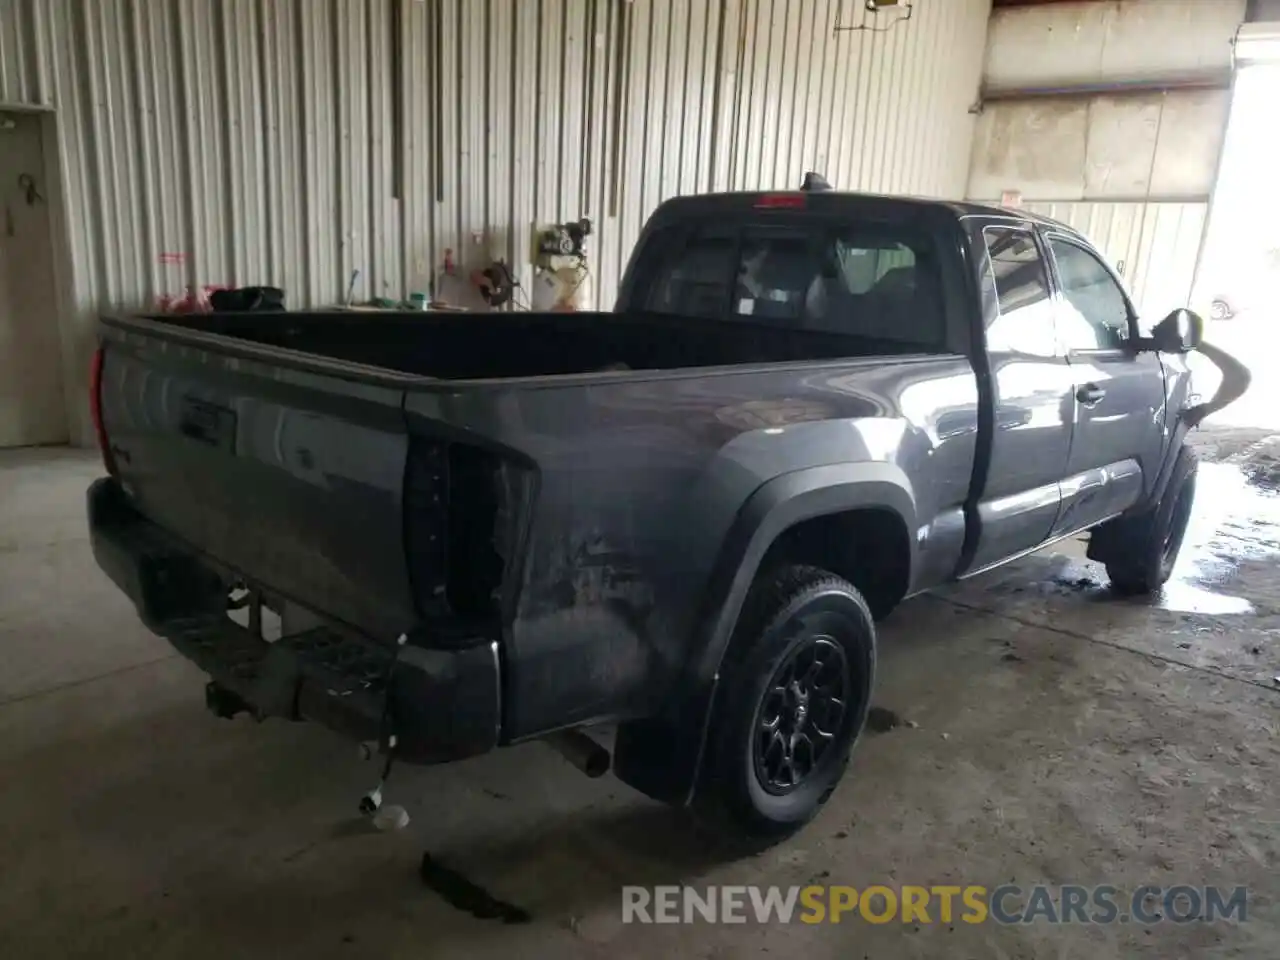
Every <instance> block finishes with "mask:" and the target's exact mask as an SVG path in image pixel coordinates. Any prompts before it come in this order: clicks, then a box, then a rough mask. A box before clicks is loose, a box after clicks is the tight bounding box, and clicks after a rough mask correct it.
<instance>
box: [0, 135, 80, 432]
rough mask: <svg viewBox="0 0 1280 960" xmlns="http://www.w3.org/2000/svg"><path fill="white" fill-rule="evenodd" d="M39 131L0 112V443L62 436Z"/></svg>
mask: <svg viewBox="0 0 1280 960" xmlns="http://www.w3.org/2000/svg"><path fill="white" fill-rule="evenodd" d="M43 133H44V131H43V119H42V117H41V116H40V115H39V114H32V113H17V112H6V111H2V110H0V447H20V446H34V445H37V444H51V443H66V442H67V440H68V426H67V407H66V396H65V394H64V391H63V378H62V343H61V337H60V336H59V331H58V309H57V290H56V286H55V273H54V262H53V256H54V253H53V251H54V243H53V216H52V212H51V209H50V204H49V196H50V178H49V175H48V170H49V169H50V168H51V166H52V165H51V164H47V163H46V156H45V150H44V136H43Z"/></svg>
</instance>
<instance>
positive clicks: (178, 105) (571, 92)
mask: <svg viewBox="0 0 1280 960" xmlns="http://www.w3.org/2000/svg"><path fill="white" fill-rule="evenodd" d="M989 8H990V0H915V3H914V9H913V12H912V16H911V19H910V20H909V21H907V22H903V23H898V24H896V25H893V26H891V27H890V23H891V21H892V20H894V19H896V18H898V17H900V16H902V11H893V10H888V11H882V12H880V13H878V14H872V13H869V12H867V11H866V10H865V5H864V4H863V3H861V2H860V0H0V103H4V102H8V103H18V104H30V105H40V106H45V107H51V108H54V109H56V111H57V117H58V128H59V131H60V140H61V149H62V166H63V176H64V187H65V198H66V207H67V210H68V211H69V219H70V225H71V231H72V237H71V241H72V244H71V245H72V252H73V260H74V269H73V275H74V292H73V300H74V303H75V308H76V309H77V310H78V311H79V313H80V318H79V321H78V323H72V324H70V328H71V329H83V330H86V331H87V330H89V329H90V328H91V323H90V320H91V316H92V314H93V313H94V312H95V311H96V310H97V309H100V308H104V307H116V306H120V307H133V306H138V305H144V304H150V303H152V302H154V301H155V299H156V298H157V297H158V296H161V295H164V294H177V293H181V292H182V291H183V290H184V289H185V288H186V286H187V285H188V284H197V285H205V284H248V283H272V284H276V285H279V286H283V287H284V288H286V290H287V291H288V296H289V302H290V304H291V305H294V306H302V305H306V304H322V303H332V302H336V301H338V300H339V299H340V298H341V297H342V296H343V294H344V291H345V288H346V285H347V282H348V278H349V277H350V275H351V273H352V271H354V270H359V271H360V272H361V276H360V280H359V281H358V283H357V286H356V296H357V297H358V298H368V297H373V296H383V295H385V296H390V297H396V298H398V297H401V296H403V295H404V294H405V293H406V292H407V291H409V290H414V289H419V290H420V289H425V288H426V287H427V285H428V283H429V282H430V280H431V278H432V277H433V276H434V275H435V273H436V271H437V270H438V269H439V267H440V264H441V262H442V260H443V258H444V252H445V250H446V248H449V249H452V250H453V251H455V258H456V260H457V261H458V263H459V265H460V266H461V267H469V266H471V265H473V264H476V263H479V262H481V261H487V260H488V259H489V258H490V257H493V256H501V257H505V258H507V259H508V260H510V261H511V262H513V263H516V264H523V263H524V261H527V259H528V250H529V245H530V236H531V231H532V229H533V226H534V225H535V224H543V223H548V222H555V221H560V220H564V219H567V218H576V217H578V216H583V215H585V216H589V217H591V218H592V219H593V220H594V221H595V222H596V225H597V229H598V234H597V236H596V237H594V238H593V240H592V241H591V243H590V245H589V252H590V254H591V256H592V263H593V270H594V274H595V289H596V291H597V293H598V295H599V299H600V300H601V302H602V303H603V304H605V305H607V304H608V303H609V302H610V300H611V298H612V295H613V291H614V289H615V288H616V284H617V280H618V277H619V275H620V273H621V271H622V269H623V268H624V267H625V262H626V257H627V255H628V253H629V250H630V247H631V245H632V243H633V242H634V239H635V237H636V235H637V233H638V231H639V229H640V226H641V225H642V223H643V221H644V219H645V217H646V216H647V215H648V214H649V212H650V211H651V210H652V209H653V208H654V207H655V206H656V205H657V204H658V203H659V202H660V201H661V200H663V199H664V198H666V197H669V196H672V195H674V194H678V193H689V192H696V191H705V190H712V189H737V188H757V187H777V186H789V185H795V184H796V183H797V182H798V180H799V177H800V175H801V174H802V172H803V171H804V170H806V169H817V170H821V171H825V172H826V173H827V175H828V176H829V178H830V179H831V180H832V181H833V182H835V183H836V184H837V185H838V186H841V187H846V188H860V189H870V190H881V191H890V192H897V191H903V192H914V193H923V194H939V195H946V194H949V195H955V196H958V195H960V194H961V193H962V192H963V190H964V187H965V181H966V174H967V171H968V166H969V154H970V142H971V138H972V130H973V118H972V117H971V116H970V114H969V108H970V106H971V105H972V103H973V102H974V100H975V97H976V92H977V85H978V78H979V73H980V70H981V62H982V56H983V50H984V43H985V37H986V22H987V16H988V13H989ZM838 18H839V19H840V20H841V22H842V23H844V24H845V25H846V26H866V27H870V28H873V29H867V30H854V31H843V32H840V33H835V32H834V31H833V28H834V26H835V25H836V23H837V20H838ZM886 28H887V29H886ZM876 30H880V31H882V32H875V31H876ZM521 273H522V275H523V277H524V279H525V280H526V281H527V280H528V279H529V272H528V269H527V267H522V269H521ZM86 339H87V337H86ZM84 348H85V345H84V344H83V343H81V344H80V345H79V349H78V350H76V351H73V356H75V357H76V359H75V360H74V361H73V362H72V365H71V366H70V367H69V369H79V368H78V366H76V364H78V363H79V362H80V358H82V357H83V356H84Z"/></svg>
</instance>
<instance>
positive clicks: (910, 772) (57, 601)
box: [0, 433, 1280, 960]
mask: <svg viewBox="0 0 1280 960" xmlns="http://www.w3.org/2000/svg"><path fill="white" fill-rule="evenodd" d="M1255 439H1257V436H1255V435H1253V434H1247V433H1245V434H1239V435H1236V434H1233V435H1232V437H1230V438H1228V440H1227V441H1224V442H1221V443H1216V444H1213V443H1211V444H1209V445H1208V447H1207V449H1208V450H1209V452H1210V453H1211V455H1213V456H1218V457H1223V456H1228V455H1231V456H1233V457H1234V458H1235V459H1237V460H1239V459H1240V457H1241V456H1242V453H1241V451H1242V450H1244V451H1245V453H1244V454H1243V456H1244V458H1245V459H1246V460H1248V461H1249V462H1257V463H1261V464H1263V466H1264V467H1266V466H1267V464H1269V463H1271V460H1270V459H1269V457H1270V453H1269V452H1268V451H1269V450H1270V449H1271V448H1270V447H1269V446H1268V445H1267V444H1266V443H1263V444H1261V445H1254V446H1248V444H1249V442H1250V441H1252V440H1255ZM1277 449H1280V448H1277ZM1278 459H1280V458H1278ZM98 472H99V468H98V465H97V461H96V458H94V457H92V456H90V455H87V454H82V453H79V452H70V451H25V452H7V453H3V454H0V651H3V659H2V660H0V663H2V664H3V669H0V771H3V788H0V863H3V865H4V869H3V870H2V871H0V955H3V956H6V957H22V958H30V957H81V956H84V957H90V956H92V957H98V956H112V957H117V956H162V957H168V956H174V957H183V958H188V960H198V958H204V957H210V958H214V957H216V958H220V960H221V958H225V957H228V956H267V955H270V956H273V957H280V958H285V957H307V958H315V957H347V956H350V957H357V956H358V957H414V958H424V957H455V956H456V957H464V956H465V957H486V956H494V957H498V956H503V957H505V956H508V955H513V954H514V955H517V956H520V957H534V958H536V957H560V956H564V955H566V954H568V955H573V956H583V957H601V958H603V957H608V958H610V960H622V958H630V957H637V958H638V957H649V956H658V955H664V954H665V955H678V956H687V957H707V958H726V957H738V956H743V957H746V956H753V957H754V956H763V955H765V954H770V955H773V956H789V955H803V956H805V957H806V958H813V960H822V958H827V957H832V958H835V957H839V958H842V960H844V958H851V957H874V958H881V957H889V958H895V960H896V958H910V957H948V958H963V957H984V958H985V957H1001V958H1015V957H1027V958H1031V957H1036V958H1046V957H1055V958H1066V957H1081V956H1087V957H1089V958H1090V960H1100V958H1107V957H1129V956H1134V955H1135V954H1138V953H1140V952H1142V953H1145V952H1146V951H1150V953H1151V955H1153V956H1159V957H1161V958H1170V957H1183V956H1251V957H1264V956H1265V957H1274V956H1275V955H1276V953H1275V951H1276V947H1275V944H1276V942H1277V940H1278V937H1280V914H1278V913H1277V909H1276V897H1277V893H1278V892H1280V880H1277V877H1280V827H1278V826H1277V824H1280V799H1277V791H1276V786H1275V785H1276V779H1277V772H1280V752H1278V750H1277V733H1278V732H1280V731H1278V730H1277V727H1278V719H1277V718H1278V714H1277V706H1280V685H1277V684H1276V683H1275V682H1273V677H1275V676H1277V675H1280V646H1278V645H1277V643H1276V637H1277V635H1280V583H1277V581H1276V578H1275V576H1274V570H1275V567H1274V556H1273V555H1274V554H1275V553H1276V552H1277V550H1278V549H1280V523H1277V522H1276V516H1275V509H1276V506H1277V505H1276V504H1275V503H1273V501H1274V500H1275V497H1274V495H1273V494H1270V493H1267V492H1266V491H1260V490H1259V489H1258V488H1257V487H1256V486H1250V485H1248V484H1246V483H1245V482H1244V480H1243V478H1242V474H1241V472H1240V469H1239V468H1238V467H1237V466H1215V467H1211V468H1210V469H1209V470H1208V471H1207V473H1206V476H1208V477H1209V479H1208V480H1207V481H1206V483H1205V484H1204V489H1202V494H1201V498H1200V502H1199V505H1198V509H1199V513H1198V515H1197V526H1196V529H1195V530H1194V531H1193V535H1192V538H1191V539H1192V543H1191V545H1190V546H1189V548H1188V551H1187V555H1186V558H1185V562H1184V563H1183V564H1181V566H1180V570H1179V573H1178V577H1177V583H1176V584H1175V585H1174V587H1173V588H1171V590H1170V592H1169V594H1168V596H1167V597H1166V598H1165V601H1164V605H1163V606H1160V605H1151V604H1146V603H1138V602H1131V601H1122V600H1118V599H1116V598H1113V597H1111V596H1110V595H1109V594H1108V593H1107V591H1106V590H1105V589H1104V588H1102V587H1101V586H1099V579H1098V578H1099V573H1098V570H1097V569H1096V568H1094V567H1093V566H1092V565H1090V564H1087V563H1085V562H1083V561H1082V560H1080V559H1079V556H1078V549H1075V548H1070V549H1068V551H1067V554H1066V555H1061V554H1058V555H1044V556H1037V557H1032V558H1030V559H1028V560H1025V561H1022V562H1019V563H1018V564H1016V565H1013V566H1011V567H1008V568H1005V569H1003V570H1001V571H999V572H996V573H994V574H992V575H989V576H987V577H985V578H983V579H981V580H980V581H978V582H975V583H971V584H968V585H964V586H961V587H959V588H956V589H952V590H948V591H946V592H944V593H943V594H940V595H937V596H930V597H924V598H920V599H917V600H913V601H911V602H909V603H908V604H906V605H905V606H904V607H903V608H902V609H901V610H899V611H898V612H897V613H895V615H894V616H893V617H892V618H890V620H889V621H888V622H887V623H886V624H885V625H884V628H883V632H882V648H881V649H882V661H881V672H880V682H879V690H878V694H877V702H878V704H880V705H881V706H883V707H885V708H888V709H890V710H892V711H895V712H896V713H897V714H898V715H899V716H901V717H902V718H903V719H904V721H911V723H913V724H915V725H916V726H911V725H909V724H907V723H905V722H904V724H903V725H902V726H900V727H899V728H897V729H893V730H891V731H889V732H886V733H880V734H869V735H867V736H866V737H865V738H864V740H863V742H862V744H861V745H860V746H859V749H858V751H857V752H856V753H855V756H854V760H853V763H852V765H851V768H850V771H849V773H848V776H847V778H846V780H845V782H844V784H843V785H842V787H841V789H840V790H839V792H838V793H837V794H836V796H835V797H834V798H833V799H832V801H831V803H830V804H829V805H828V807H827V808H826V810H825V811H824V812H823V814H822V816H821V817H820V818H819V820H818V821H817V822H816V823H814V824H813V825H812V826H811V827H810V828H809V829H808V830H806V831H805V832H804V833H803V834H801V835H800V836H799V837H798V838H797V839H795V840H794V841H792V842H790V843H787V844H784V845H782V846H780V847H777V848H775V849H773V850H770V851H768V852H766V853H764V854H762V855H759V856H757V857H753V858H748V859H745V860H743V859H737V860H735V859H733V858H732V857H731V856H730V855H729V854H728V853H727V851H724V850H723V849H722V848H720V847H718V846H717V845H716V844H714V843H712V842H711V841H710V840H708V839H707V838H706V837H704V835H703V834H702V833H701V832H699V831H698V830H697V829H696V828H693V827H692V826H690V825H689V824H688V823H687V822H686V821H685V820H684V819H683V818H682V817H681V816H679V815H676V814H673V813H671V812H669V811H667V810H664V809H661V808H658V807H656V806H655V805H653V804H651V803H649V802H647V801H645V800H643V799H641V798H639V797H637V796H635V795H634V794H632V793H631V792H630V791H629V790H628V789H627V788H625V787H623V786H622V785H621V784H619V783H617V782H616V781H614V780H613V779H612V778H606V779H604V780H601V781H588V780H585V779H583V778H582V777H581V776H580V775H578V774H577V773H575V772H574V771H573V770H572V769H570V768H569V767H568V766H567V764H565V762H564V761H563V760H562V759H560V758H559V757H558V756H556V755H554V754H552V753H551V752H550V751H549V750H547V749H546V748H545V747H543V746H541V745H537V744H534V745H528V746H525V747H520V748H517V749H513V750H510V751H504V752H498V753H495V754H492V755H490V756H487V757H482V758H479V759H477V760H474V761H470V762H467V763H465V764H461V765H458V766H455V767H451V768H441V769H436V770H425V771H424V770H410V769H402V770H400V771H398V772H397V774H396V776H395V778H394V780H393V785H392V791H391V793H392V799H393V800H395V801H398V802H401V803H404V804H405V805H406V806H407V807H408V809H409V811H410V813H411V814H412V816H413V822H412V824H411V825H410V827H409V828H408V829H407V830H405V831H402V832H400V833H394V834H374V833H370V832H369V831H368V830H367V829H366V828H365V826H364V825H363V823H362V822H361V821H359V820H358V819H357V818H355V817H353V816H352V814H353V813H354V810H355V805H356V801H357V799H358V797H359V795H360V793H361V792H362V791H363V790H364V789H366V788H367V787H369V786H370V785H371V781H372V779H373V777H374V775H375V771H374V770H373V769H372V768H371V767H370V766H369V765H367V764H362V763H360V762H359V761H358V760H357V759H356V757H355V751H354V750H353V749H352V748H351V747H350V746H349V745H348V744H346V743H344V742H342V741H340V740H338V739H336V738H334V737H332V736H331V735H329V734H328V733H326V732H325V731H323V730H321V729H317V728H313V727H309V726H305V725H289V724H284V723H269V724H265V725H261V726H259V725H255V724H253V723H252V722H250V721H247V720H244V719H241V720H237V721H230V722H228V721H219V720H216V719H214V718H213V717H212V716H210V715H209V714H208V713H207V712H206V711H205V709H204V707H203V705H202V702H201V687H202V680H201V677H200V675H199V674H198V673H197V671H195V670H194V669H193V668H191V667H190V666H188V665H187V664H186V663H185V662H184V661H182V660H181V659H179V658H177V657H176V656H175V655H172V654H170V652H169V650H168V648H167V647H166V645H165V644H164V642H163V641H161V640H159V639H157V638H154V637H152V636H150V635H149V634H147V633H146V632H145V631H144V630H143V629H142V627H140V626H139V624H138V622H137V620H136V618H135V616H134V613H133V610H132V609H131V608H130V606H129V605H128V603H127V602H126V601H125V600H124V599H123V598H122V597H121V596H120V595H118V594H117V592H116V591H115V590H114V589H113V588H112V587H111V586H110V585H109V584H108V583H107V582H106V580H105V578H104V577H102V576H101V575H100V574H99V573H98V571H97V569H96V568H95V566H94V564H93V561H92V558H91V557H90V555H89V551H88V548H87V544H86V540H85V529H84V520H83V510H82V494H83V490H84V488H85V486H86V485H87V483H88V482H89V480H90V479H91V478H93V477H94V476H96V475H97V474H98ZM1263 472H1264V473H1265V470H1264V471H1263ZM1206 490H1207V492H1205V491H1206ZM1072 552H1074V553H1075V556H1072V555H1071V554H1072ZM424 849H426V850H430V851H431V852H432V854H433V855H434V856H435V857H437V858H438V859H439V860H440V861H442V862H444V863H446V864H448V865H449V866H451V867H453V868H455V869H457V870H459V871H461V872H462V873H464V874H465V875H466V876H467V877H469V878H470V879H471V880H473V881H474V882H476V883H478V884H480V885H482V886H483V887H485V888H486V889H488V890H489V891H490V892H492V893H493V894H494V895H495V896H498V897H501V898H502V899H504V900H507V901H510V902H512V903H516V904H519V905H520V906H522V907H524V908H525V909H527V910H528V911H529V912H530V913H531V914H532V915H533V918H534V920H533V923H531V924H530V925H527V926H504V925H502V924H500V923H497V922H495V921H482V920H477V919H474V918H473V917H471V916H470V915H468V914H466V913H463V912H460V911H459V910H458V909H456V908H454V907H452V906H450V905H448V904H447V903H446V902H445V901H444V900H443V899H442V898H441V897H440V896H439V895H438V894H437V893H436V892H434V891H432V890H429V889H427V888H425V887H424V886H423V885H422V884H421V882H420V881H419V879H418V875H417V871H418V864H419V860H420V858H421V855H422V852H423V850H424ZM815 880H816V881H818V882H825V883H833V884H834V883H845V884H851V885H854V886H858V887H865V886H867V885H869V884H872V883H888V884H890V885H898V884H926V885H928V884H937V883H946V882H950V883H957V884H967V883H978V884H985V885H987V886H990V887H994V886H996V885H999V884H1001V883H1006V882H1010V881H1014V882H1020V883H1032V882H1037V881H1040V882H1046V883H1055V884H1060V883H1082V884H1097V883H1112V884H1115V885H1117V886H1121V887H1125V888H1132V887H1134V886H1137V885H1139V884H1143V883H1154V884H1164V885H1169V884H1173V883H1190V884H1208V883H1224V884H1230V885H1235V884H1246V885H1248V886H1249V887H1250V890H1251V899H1250V903H1249V910H1250V919H1249V921H1248V922H1247V923H1243V924H1214V925H1209V924H1193V925H1191V926H1177V925H1174V924H1162V925H1157V926H1155V927H1151V928H1143V927H1138V926H1135V925H1123V926H1121V925H1115V926H1109V927H1096V926H1095V927H1086V926H1080V925H1075V926H1069V927H1051V926H1046V925H1044V924H1034V925H1030V926H1015V927H1002V926H998V925H995V924H990V923H988V924H984V925H980V926H967V925H961V924H956V925H954V926H949V925H946V924H937V925H930V926H922V927H919V928H916V927H914V926H903V925H902V924H900V923H899V924H891V925H885V926H873V925H869V924H867V923H865V922H862V921H860V920H853V921H847V922H845V923H843V924H841V925H839V926H800V925H795V926H789V927H779V926H757V925H754V924H750V925H747V926H717V927H711V926H706V925H696V926H661V927H659V926H652V927H624V926H623V925H622V924H621V922H620V909H619V900H620V894H619V888H620V886H621V885H622V884H629V883H630V884H637V883H638V884H659V883H664V884H670V883H682V882H684V883H695V884H707V883H717V884H730V883H733V884H740V883H765V884H769V883H772V884H782V885H790V884H805V883H807V882H810V881H815Z"/></svg>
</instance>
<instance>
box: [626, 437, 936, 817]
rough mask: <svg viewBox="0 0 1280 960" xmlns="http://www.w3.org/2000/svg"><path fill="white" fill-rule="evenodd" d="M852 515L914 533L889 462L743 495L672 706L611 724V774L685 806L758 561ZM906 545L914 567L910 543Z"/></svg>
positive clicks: (780, 481)
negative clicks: (884, 517) (780, 543)
mask: <svg viewBox="0 0 1280 960" xmlns="http://www.w3.org/2000/svg"><path fill="white" fill-rule="evenodd" d="M859 509H880V510H887V511H891V512H892V513H894V514H895V515H897V516H898V517H899V518H900V519H901V520H902V522H903V524H904V526H905V527H906V529H907V531H908V533H911V532H913V531H915V530H916V529H918V527H917V523H916V507H915V497H914V495H913V493H912V490H911V485H910V482H909V481H908V480H907V477H906V475H905V474H904V473H903V472H902V470H901V469H900V468H899V467H897V466H895V465H894V464H890V463H882V462H874V463H851V464H832V465H828V466H820V467H811V468H808V469H805V470H798V471H795V472H793V473H787V474H784V475H782V476H780V477H776V478H774V479H773V480H770V481H769V482H767V483H765V484H763V485H762V486H760V487H759V488H757V490H756V491H755V492H754V493H753V494H752V495H751V496H750V498H748V500H747V501H746V503H745V504H744V505H743V507H742V509H741V510H740V511H739V512H738V515H737V517H736V519H735V520H734V523H733V525H732V527H731V528H730V530H729V533H728V535H727V536H726V537H725V540H724V543H723V545H722V547H721V549H720V553H719V556H718V558H717V561H716V566H715V568H714V571H713V573H712V576H711V579H710V581H709V584H708V589H707V597H706V602H705V604H704V607H703V614H702V616H701V617H700V618H699V627H698V629H697V631H696V633H695V635H694V637H693V643H692V646H691V650H690V654H689V657H688V659H687V661H686V669H685V672H684V675H683V680H682V682H681V684H680V688H679V689H678V690H677V691H676V696H675V697H674V698H673V701H672V706H671V709H670V710H669V711H668V712H667V714H666V715H664V716H662V717H659V718H652V719H646V720H639V721H632V722H628V723H624V724H622V725H621V726H620V727H619V730H618V738H617V746H616V751H617V757H616V769H617V773H618V776H619V778H621V779H622V780H623V781H624V782H626V783H628V784H630V785H631V786H633V787H635V788H636V789H637V790H640V791H641V792H642V793H645V794H647V795H649V796H651V797H654V798H655V799H658V800H662V801H664V802H667V803H680V804H687V803H689V802H690V801H691V800H692V798H693V793H694V790H695V788H696V783H697V772H698V768H699V767H700V765H701V759H702V753H703V750H704V748H705V744H706V740H707V732H708V727H709V724H710V721H711V716H712V707H713V705H714V701H715V691H716V685H717V681H718V679H719V674H720V666H721V663H722V662H723V660H724V655H725V651H726V650H727V649H728V647H729V642H730V640H731V638H732V637H733V631H734V627H735V626H736V625H737V622H738V616H739V614H740V613H741V611H742V605H743V602H744V601H745V599H746V596H747V591H748V590H749V589H750V587H751V584H752V582H753V581H754V580H755V578H756V575H757V573H759V571H760V564H761V561H762V560H763V559H764V557H765V555H766V554H767V553H768V551H769V548H770V546H772V545H773V543H774V542H775V541H776V540H777V539H778V537H779V536H781V535H782V534H783V533H784V532H786V531H787V530H788V529H790V528H791V527H794V526H795V525H796V524H798V523H802V522H804V521H806V520H812V519H814V518H816V517H823V516H831V515H835V514H839V513H844V512H847V511H850V510H859ZM910 546H911V550H912V561H913V564H912V565H913V566H914V546H915V545H914V541H913V542H912V543H911V545H910Z"/></svg>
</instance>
